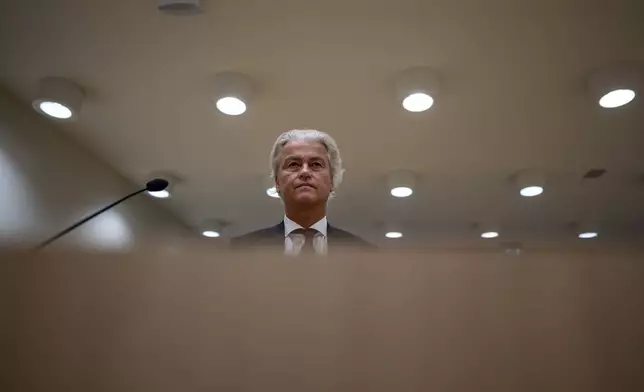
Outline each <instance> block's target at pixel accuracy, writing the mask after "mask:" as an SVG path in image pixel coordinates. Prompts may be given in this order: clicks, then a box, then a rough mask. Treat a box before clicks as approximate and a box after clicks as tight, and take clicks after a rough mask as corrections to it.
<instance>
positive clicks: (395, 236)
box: [385, 231, 403, 238]
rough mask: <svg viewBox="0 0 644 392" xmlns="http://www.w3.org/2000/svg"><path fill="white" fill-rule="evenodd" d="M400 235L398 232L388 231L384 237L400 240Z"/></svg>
mask: <svg viewBox="0 0 644 392" xmlns="http://www.w3.org/2000/svg"><path fill="white" fill-rule="evenodd" d="M402 236H403V235H402V233H401V232H399V231H389V232H387V233H385V237H387V238H402Z"/></svg>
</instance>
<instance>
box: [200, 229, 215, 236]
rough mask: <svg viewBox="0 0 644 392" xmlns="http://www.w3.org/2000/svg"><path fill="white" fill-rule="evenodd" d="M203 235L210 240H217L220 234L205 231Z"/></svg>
mask: <svg viewBox="0 0 644 392" xmlns="http://www.w3.org/2000/svg"><path fill="white" fill-rule="evenodd" d="M201 235H203V236H204V237H208V238H217V237H219V232H217V231H213V230H205V231H203V232H202V233H201Z"/></svg>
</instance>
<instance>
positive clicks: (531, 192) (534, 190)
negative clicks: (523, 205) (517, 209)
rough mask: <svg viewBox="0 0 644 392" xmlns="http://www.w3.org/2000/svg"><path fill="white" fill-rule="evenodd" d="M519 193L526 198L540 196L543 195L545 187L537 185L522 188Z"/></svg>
mask: <svg viewBox="0 0 644 392" xmlns="http://www.w3.org/2000/svg"><path fill="white" fill-rule="evenodd" d="M519 193H520V194H521V196H525V197H534V196H539V195H540V194H542V193H543V187H541V186H537V185H532V186H527V187H525V188H521V190H520V191H519Z"/></svg>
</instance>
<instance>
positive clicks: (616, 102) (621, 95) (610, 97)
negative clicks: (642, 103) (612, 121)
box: [599, 89, 635, 109]
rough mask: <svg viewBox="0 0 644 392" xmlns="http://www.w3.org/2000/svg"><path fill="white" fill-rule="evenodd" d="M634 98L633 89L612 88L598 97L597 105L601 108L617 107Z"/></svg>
mask: <svg viewBox="0 0 644 392" xmlns="http://www.w3.org/2000/svg"><path fill="white" fill-rule="evenodd" d="M633 99H635V91H633V90H631V89H617V90H613V91H611V92H609V93H607V94H605V95H604V96H602V97H601V98H600V99H599V106H601V107H603V108H608V109H612V108H617V107H620V106H624V105H626V104H627V103H629V102H631V101H632V100H633Z"/></svg>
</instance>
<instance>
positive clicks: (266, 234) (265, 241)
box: [230, 221, 375, 252]
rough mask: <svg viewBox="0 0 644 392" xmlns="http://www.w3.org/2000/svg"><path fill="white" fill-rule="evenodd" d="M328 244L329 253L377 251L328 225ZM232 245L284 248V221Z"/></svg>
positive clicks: (234, 246)
mask: <svg viewBox="0 0 644 392" xmlns="http://www.w3.org/2000/svg"><path fill="white" fill-rule="evenodd" d="M326 230H327V232H326V235H327V244H328V246H329V251H330V252H332V251H333V249H335V248H338V247H343V246H344V247H350V248H359V249H365V250H366V249H375V246H374V245H372V244H370V243H368V242H367V241H365V240H363V239H362V238H360V237H358V236H356V235H353V234H351V233H349V232H347V231H344V230H341V229H338V228H336V227H333V226H331V225H329V224H327V229H326ZM230 245H231V247H232V248H234V249H248V248H254V247H267V248H268V247H271V248H272V247H275V248H278V249H283V248H284V221H282V222H280V223H278V224H277V225H275V226H272V227H268V228H266V229H261V230H256V231H253V232H250V233H248V234H244V235H241V236H239V237H234V238H231V239H230Z"/></svg>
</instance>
